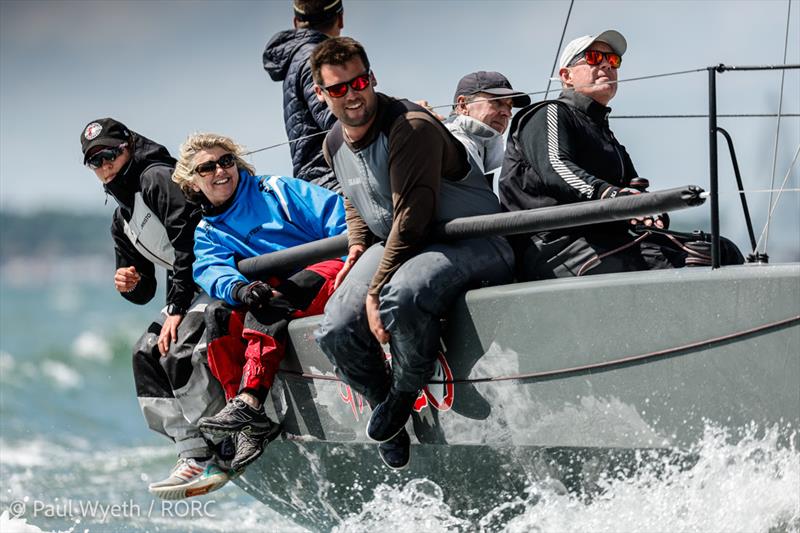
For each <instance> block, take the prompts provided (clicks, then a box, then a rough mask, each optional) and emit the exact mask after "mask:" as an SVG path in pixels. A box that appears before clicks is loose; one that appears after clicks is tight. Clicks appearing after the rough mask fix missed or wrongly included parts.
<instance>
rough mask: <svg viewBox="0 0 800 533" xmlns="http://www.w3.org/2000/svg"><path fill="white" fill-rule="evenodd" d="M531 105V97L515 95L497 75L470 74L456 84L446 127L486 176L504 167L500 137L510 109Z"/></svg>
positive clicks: (519, 93) (509, 83)
mask: <svg viewBox="0 0 800 533" xmlns="http://www.w3.org/2000/svg"><path fill="white" fill-rule="evenodd" d="M530 103H531V99H530V97H529V96H528V95H526V94H524V93H521V92H519V91H515V90H514V88H513V87H511V82H509V81H508V79H507V78H506V77H505V76H503V75H502V74H500V73H499V72H487V71H484V70H481V71H478V72H472V73H470V74H467V75H466V76H464V77H463V78H461V81H459V82H458V86H457V87H456V94H455V96H454V97H453V112H452V113H451V114H450V116H449V117H448V118H447V120H446V121H445V126H447V129H449V130H450V132H451V133H452V134H453V135H455V136H456V138H457V139H458V140H459V141H461V142H462V143H463V144H464V146H465V147H466V148H467V152H469V155H470V156H471V158H472V160H473V162H474V163H475V164H477V165H478V168H479V169H480V171H481V172H482V173H484V174H486V173H487V172H491V171H493V170H494V169H496V168H498V167H499V166H500V165H502V164H503V154H504V153H505V151H504V149H503V148H504V147H503V133H505V131H506V128H507V127H508V122H509V120H511V109H512V108H515V107H525V106H527V105H529V104H530Z"/></svg>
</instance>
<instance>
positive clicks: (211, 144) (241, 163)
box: [172, 133, 256, 201]
mask: <svg viewBox="0 0 800 533" xmlns="http://www.w3.org/2000/svg"><path fill="white" fill-rule="evenodd" d="M216 147H220V148H222V149H223V150H225V151H227V152H230V153H232V154H233V155H234V156H235V157H236V167H237V168H238V169H239V170H241V169H244V170H247V171H248V172H249V173H250V174H252V175H255V173H256V169H255V167H254V166H253V165H251V164H250V163H248V162H247V161H245V160H244V159H242V156H243V155H244V152H245V150H244V146H242V145H240V144H237V143H236V142H235V141H234V140H233V139H231V138H230V137H225V136H224V135H219V134H217V133H193V134H192V135H189V137H187V138H186V140H185V141H184V142H183V144H182V145H181V153H180V155H179V156H178V163H177V164H176V165H175V172H173V173H172V181H174V182H175V183H177V184H178V186H179V187H180V188H181V190H182V191H183V194H185V195H186V197H187V198H189V199H190V200H195V201H196V200H199V199H201V198H202V197H203V195H202V193H198V192H197V191H195V190H194V189H193V188H192V185H193V184H194V176H195V174H194V173H193V172H194V157H195V156H196V155H197V153H198V152H199V151H201V150H208V149H211V148H216Z"/></svg>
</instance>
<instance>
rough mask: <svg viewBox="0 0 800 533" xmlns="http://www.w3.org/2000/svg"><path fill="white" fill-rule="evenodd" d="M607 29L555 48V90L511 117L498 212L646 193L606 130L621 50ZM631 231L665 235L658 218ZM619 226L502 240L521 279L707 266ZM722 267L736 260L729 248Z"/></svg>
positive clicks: (693, 254) (697, 256) (693, 255)
mask: <svg viewBox="0 0 800 533" xmlns="http://www.w3.org/2000/svg"><path fill="white" fill-rule="evenodd" d="M627 46H628V45H627V42H626V40H625V37H623V36H622V34H620V33H619V32H617V31H615V30H607V31H604V32H602V33H599V34H597V35H584V36H582V37H578V38H577V39H574V40H572V41H571V42H569V43H568V44H567V46H566V47H565V48H564V51H563V52H562V54H561V57H560V60H559V71H558V75H559V78H560V80H561V85H562V92H561V94H560V95H559V97H558V99H556V100H547V101H544V102H538V103H536V104H533V105H531V106H529V107H527V108H525V109H523V110H521V111H520V112H519V113H518V114H517V115H516V116H515V117H514V119H513V120H512V122H511V126H510V129H509V135H508V144H507V146H506V155H505V159H504V161H503V167H502V170H501V171H500V179H499V185H498V189H499V193H500V203H501V204H502V206H503V209H504V210H506V211H516V210H520V209H532V208H537V207H546V206H552V205H561V204H569V203H575V202H583V201H587V200H598V199H605V198H614V197H616V196H623V195H628V194H640V193H642V192H646V189H647V187H648V185H649V183H648V180H646V179H644V178H641V177H640V176H639V174H638V173H637V171H636V169H635V168H634V166H633V162H632V161H631V158H630V156H629V155H628V152H627V150H626V149H625V147H624V146H623V145H622V144H620V143H619V141H617V138H616V137H615V136H614V133H613V132H612V131H611V129H610V127H609V122H608V116H609V114H610V113H611V108H609V107H608V104H609V102H610V101H611V99H612V98H614V96H615V95H616V93H617V75H618V69H619V68H620V66H621V64H622V56H623V54H625V51H626V50H627ZM630 222H631V224H636V225H640V227H644V228H651V227H652V228H654V229H656V230H662V229H666V227H667V225H668V222H669V219H668V217H667V216H666V215H657V216H653V217H643V218H640V219H634V220H631V221H630ZM631 224H628V222H613V223H608V224H596V225H592V226H582V227H578V228H569V229H565V230H556V231H546V232H540V233H536V234H532V235H527V236H525V235H522V236H514V237H511V238H509V240H510V241H511V242H512V244H513V245H514V248H515V252H516V253H517V263H518V276H519V277H520V278H522V279H523V280H532V279H542V278H554V277H572V276H581V275H584V274H602V273H607V272H625V271H635V270H649V269H660V268H674V267H681V266H684V265H686V264H703V263H708V264H710V257H709V256H708V255H707V254H706V253H702V252H700V253H698V252H697V251H693V250H689V249H687V248H686V246H683V245H682V244H681V245H678V246H675V245H674V244H675V243H673V242H672V241H673V240H674V239H668V238H666V237H663V236H661V235H658V234H655V233H652V232H644V233H641V234H634V233H632V232H631V231H630V229H631V228H632V227H633V226H631ZM725 247H726V249H728V252H726V254H725V255H727V257H726V258H725V259H724V261H725V262H730V263H736V262H741V261H742V260H743V259H742V257H741V253H740V252H739V251H738V249H736V246H735V245H733V243H730V242H729V241H728V242H727V243H726V245H725Z"/></svg>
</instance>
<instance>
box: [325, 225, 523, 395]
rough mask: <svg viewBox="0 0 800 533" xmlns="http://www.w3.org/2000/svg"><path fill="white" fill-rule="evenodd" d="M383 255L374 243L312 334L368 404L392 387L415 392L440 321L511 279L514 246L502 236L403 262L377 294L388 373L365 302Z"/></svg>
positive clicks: (436, 247)
mask: <svg viewBox="0 0 800 533" xmlns="http://www.w3.org/2000/svg"><path fill="white" fill-rule="evenodd" d="M383 250H384V248H383V245H382V244H375V245H373V246H371V247H370V248H369V249H368V250H367V251H366V252H364V254H363V255H362V256H361V257H360V258H359V260H358V261H357V262H356V264H355V265H354V266H353V269H352V270H351V271H350V272H349V273H348V275H347V277H346V278H345V280H344V282H343V283H342V285H341V286H340V287H339V288H338V289H337V290H336V292H334V294H333V296H332V297H331V299H330V300H329V301H328V304H327V305H326V306H325V317H324V318H323V320H322V323H321V324H320V327H319V329H318V330H317V331H316V338H317V342H318V343H319V345H320V348H321V349H322V351H323V352H324V353H325V355H327V356H328V358H329V359H330V361H331V362H332V363H333V364H334V365H335V366H336V367H337V372H338V373H339V375H340V376H341V377H342V379H344V381H345V382H346V383H347V384H348V385H350V386H351V387H352V388H353V389H354V390H355V391H357V392H359V393H361V394H362V395H364V396H365V397H366V398H367V399H368V400H369V401H370V402H372V403H379V402H381V401H383V399H384V398H385V396H386V394H387V393H388V390H389V387H390V386H393V387H394V388H395V389H396V390H398V391H403V392H416V391H419V390H420V389H421V388H422V387H423V386H424V385H425V384H426V383H427V382H428V380H429V379H430V377H431V374H432V373H433V367H434V361H435V359H436V354H437V353H438V347H439V334H440V332H439V319H440V317H441V316H442V315H444V314H445V313H446V312H447V310H448V309H449V308H450V307H451V306H452V304H453V302H454V301H455V299H456V298H457V297H458V296H460V295H461V294H462V293H463V292H464V291H466V290H468V289H471V288H476V287H481V286H489V285H497V284H501V283H507V282H509V281H511V276H512V268H511V265H512V264H513V262H512V252H511V248H510V247H509V245H508V243H507V242H506V241H505V240H504V239H502V238H499V237H491V238H486V239H469V240H463V241H457V242H453V243H448V244H432V245H429V246H427V247H426V248H424V249H423V250H422V251H421V252H420V253H419V254H417V255H416V256H414V257H413V258H411V259H409V260H408V261H406V262H405V263H403V265H402V266H401V267H400V268H399V269H397V271H396V272H395V273H394V275H393V276H392V278H391V279H390V280H389V282H388V283H387V284H386V285H385V286H384V287H383V288H382V289H381V293H380V315H381V320H382V322H383V325H384V327H385V328H386V331H387V332H388V333H389V334H390V335H391V340H390V341H389V348H390V352H391V355H392V373H391V375H390V374H389V373H388V372H387V367H386V364H385V361H384V355H383V348H382V347H381V345H380V344H379V343H378V341H377V340H376V339H375V337H374V336H373V335H372V332H371V331H370V329H369V325H368V323H367V317H366V310H365V305H364V304H365V300H366V298H367V290H368V288H369V284H370V281H371V280H372V277H373V275H374V274H375V271H376V270H377V268H378V264H379V263H380V261H381V258H382V257H383Z"/></svg>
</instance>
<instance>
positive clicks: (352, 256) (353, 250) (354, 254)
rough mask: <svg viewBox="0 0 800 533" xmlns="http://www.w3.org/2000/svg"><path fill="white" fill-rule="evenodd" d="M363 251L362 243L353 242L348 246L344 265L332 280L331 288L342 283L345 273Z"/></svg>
mask: <svg viewBox="0 0 800 533" xmlns="http://www.w3.org/2000/svg"><path fill="white" fill-rule="evenodd" d="M363 253H364V246H363V245H362V244H354V245H353V246H351V247H350V251H349V252H348V253H347V259H345V260H344V266H343V267H342V269H341V270H340V271H339V273H338V274H336V280H335V281H334V282H333V290H336V289H338V288H339V285H341V284H342V281H344V278H345V277H346V276H347V273H348V272H350V269H351V268H353V265H355V264H356V261H358V258H359V257H361V254H363Z"/></svg>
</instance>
